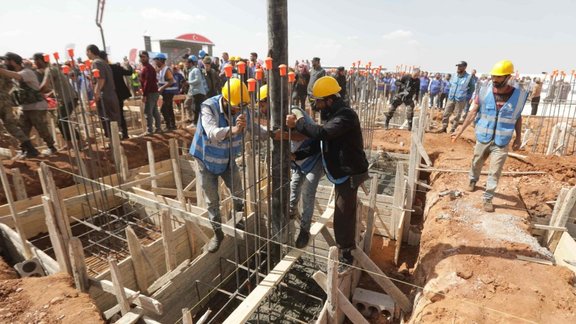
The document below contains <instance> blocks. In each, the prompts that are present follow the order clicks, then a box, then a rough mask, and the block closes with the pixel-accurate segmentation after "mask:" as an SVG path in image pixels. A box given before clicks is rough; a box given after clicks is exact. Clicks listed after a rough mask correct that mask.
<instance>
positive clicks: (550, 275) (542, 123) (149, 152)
mask: <svg viewBox="0 0 576 324" xmlns="http://www.w3.org/2000/svg"><path fill="white" fill-rule="evenodd" d="M269 2H270V1H269ZM271 2H274V1H271ZM279 2H282V1H279ZM284 6H286V3H285V1H284ZM277 14H280V17H274V15H273V14H271V15H272V17H270V19H271V20H273V21H276V20H275V19H279V20H280V21H281V20H282V17H281V15H282V12H280V13H277ZM285 14H286V13H284V15H285ZM284 23H285V16H284ZM271 25H274V26H276V27H278V28H282V24H281V23H280V24H271ZM276 27H274V28H276ZM283 28H284V29H283V30H280V31H278V30H270V31H269V32H270V33H271V34H272V35H274V36H271V39H272V40H273V43H272V44H270V47H271V48H273V49H278V50H277V51H273V57H272V62H273V65H272V66H270V67H269V68H268V69H267V71H266V72H265V73H267V80H269V86H270V89H271V96H270V97H271V98H270V99H269V101H270V104H271V115H270V116H265V115H264V114H262V113H260V112H259V111H258V107H257V105H256V104H255V102H253V100H252V102H251V104H250V105H249V107H248V108H246V109H249V110H250V111H251V112H252V115H253V116H260V117H261V118H262V119H261V120H260V122H261V124H263V125H267V126H266V127H268V128H269V130H270V129H273V127H274V126H280V125H282V121H283V120H284V116H285V115H286V112H287V110H288V109H287V107H289V105H290V98H289V96H286V95H285V94H286V93H289V90H290V87H292V84H291V82H290V80H289V79H288V76H286V75H281V73H280V69H281V68H280V67H279V65H280V64H282V63H283V64H286V62H287V61H288V60H287V51H286V49H287V48H286V47H287V40H286V37H285V36H286V33H287V30H286V29H285V28H286V26H283ZM275 37H276V38H275ZM171 46H172V45H171ZM177 46H180V45H177ZM177 46H176V47H174V48H177ZM178 48H179V47H178ZM161 51H162V52H165V51H164V50H161ZM175 55H176V56H178V55H180V53H178V52H176V54H175ZM365 70H366V71H370V67H368V68H366V69H365ZM353 73H354V71H353ZM282 74H283V73H282ZM562 80H568V79H565V78H562ZM243 81H246V80H245V79H243ZM569 81H570V82H571V83H573V82H574V81H573V78H570V79H569ZM551 82H554V81H552V80H551ZM566 82H568V81H566ZM258 85H261V84H258ZM572 88H574V87H572ZM358 90H359V93H361V94H362V95H359V96H355V97H354V98H352V102H351V106H352V109H354V110H355V111H356V113H357V114H358V116H359V119H360V123H361V126H362V130H363V138H364V143H363V148H364V150H365V152H366V154H367V157H368V159H369V163H370V168H369V173H370V176H371V178H370V180H368V181H366V182H365V183H364V184H363V185H362V186H361V189H360V191H359V193H358V198H359V199H358V208H357V215H355V217H356V224H357V225H356V237H355V242H356V249H355V250H354V251H353V252H352V254H353V256H354V264H353V265H352V266H351V268H350V270H349V271H346V272H344V273H338V270H337V269H338V257H337V256H338V247H337V245H336V242H335V239H334V232H333V220H332V218H333V214H334V209H335V208H336V207H335V202H334V189H333V185H332V184H331V183H330V182H328V181H323V182H321V184H320V185H319V187H318V190H317V193H316V197H315V205H314V209H315V211H314V217H313V222H312V225H311V228H310V236H311V237H310V242H309V244H308V246H307V247H306V248H303V249H297V248H295V247H294V244H293V239H294V236H295V234H296V233H297V232H298V229H299V219H298V218H295V219H290V218H289V217H288V213H287V202H288V199H289V196H288V192H289V185H290V176H289V165H290V163H289V154H287V152H288V147H289V144H288V142H287V141H273V140H266V141H259V140H258V139H257V138H255V137H254V136H246V137H245V139H244V141H243V143H242V152H241V154H240V155H239V156H238V157H237V160H236V161H237V164H238V166H239V167H240V172H241V178H242V181H241V183H237V184H235V185H236V186H240V187H241V189H240V190H238V191H237V190H228V189H227V187H226V186H225V185H224V183H223V182H221V183H220V184H219V194H220V209H221V214H222V215H223V220H222V229H223V231H224V234H225V239H224V240H223V242H222V246H221V247H220V249H219V250H218V251H217V252H216V253H208V252H207V251H206V250H205V245H206V243H207V242H208V241H209V240H210V236H211V235H212V225H211V222H210V220H209V219H208V211H207V209H206V202H205V199H204V197H203V195H202V188H201V184H200V182H199V181H198V180H197V179H198V178H197V172H198V162H197V161H196V160H195V159H194V158H193V157H191V156H190V155H189V154H188V150H189V147H190V144H191V137H192V134H191V132H190V131H188V130H186V127H185V124H184V118H183V114H184V112H183V109H182V108H181V107H178V106H177V111H178V110H179V114H177V115H178V116H181V117H179V119H180V120H181V124H180V128H181V129H180V130H178V131H175V132H172V133H166V134H157V135H151V136H144V135H142V134H143V133H145V126H146V125H145V118H144V112H143V105H142V102H141V100H140V99H139V98H133V99H131V100H129V101H128V102H127V105H126V106H127V107H125V109H127V110H128V114H127V115H126V116H127V123H128V125H129V134H130V135H131V139H129V140H126V141H121V140H120V138H119V137H117V136H111V137H110V138H109V139H108V138H106V137H105V136H104V131H103V129H102V126H101V123H100V119H99V118H98V116H97V115H96V113H95V112H94V111H92V110H90V109H89V103H88V100H87V96H86V95H82V96H81V97H82V98H81V100H80V109H79V110H78V111H77V112H76V113H75V115H74V116H73V117H72V118H71V120H70V121H69V127H71V128H72V129H73V130H76V131H78V132H79V133H80V134H81V137H82V138H83V139H90V144H89V145H82V143H80V142H77V141H73V144H74V145H73V147H72V148H70V150H69V152H68V153H67V155H66V159H67V162H68V165H69V167H66V168H63V167H61V166H62V165H63V163H62V162H63V161H60V160H58V161H56V162H54V161H51V160H48V159H47V160H46V161H43V162H41V163H39V164H38V168H37V170H33V172H35V173H36V177H37V179H39V181H40V187H41V190H40V187H38V188H29V185H27V183H33V181H32V177H33V176H29V175H28V173H26V174H24V175H23V171H22V170H23V169H24V168H28V169H29V167H28V166H27V165H26V164H25V163H24V162H18V161H11V160H10V157H11V156H12V155H13V154H14V149H13V148H11V147H6V148H3V150H2V152H1V153H2V155H3V156H4V157H6V158H7V159H6V160H5V161H3V163H2V164H0V176H1V181H2V184H3V189H4V197H5V201H6V203H5V204H4V205H2V206H0V222H1V223H0V233H1V238H0V245H1V246H0V247H1V249H0V251H1V252H2V256H3V257H4V258H5V259H7V260H8V262H9V263H10V265H13V266H14V268H15V269H16V270H17V272H18V274H19V276H20V277H43V276H48V277H50V276H53V275H54V274H56V273H59V272H64V273H68V274H69V275H70V277H71V278H73V281H74V286H75V288H76V289H77V290H78V291H79V292H80V293H81V294H87V295H89V296H90V298H91V299H92V301H93V303H94V304H95V305H96V307H97V309H98V312H99V314H100V316H101V321H108V322H116V323H137V322H140V323H141V322H144V323H180V322H182V323H246V322H249V323H260V322H262V323H310V322H314V323H344V322H351V323H404V322H410V323H447V322H451V323H470V322H483V323H487V322H499V323H520V322H531V323H534V322H536V323H538V322H541V323H574V322H575V321H576V309H575V308H574V305H576V287H575V283H576V280H575V278H576V277H575V273H576V243H575V241H574V236H575V235H576V186H575V185H576V183H574V177H575V175H576V167H574V165H576V163H574V162H575V159H574V145H575V144H574V143H576V134H575V133H574V130H575V129H576V128H575V127H574V125H575V124H576V123H575V118H574V116H570V109H573V103H574V102H573V101H572V98H571V97H570V96H569V97H568V99H551V100H548V101H546V102H544V103H543V105H544V110H543V111H544V114H543V115H542V116H538V117H533V118H531V119H530V118H527V120H525V122H524V123H525V126H526V127H525V129H526V130H527V131H526V133H525V134H524V138H523V140H524V142H523V147H524V151H521V153H522V154H511V159H510V160H511V161H509V162H507V165H506V166H507V167H506V169H505V170H504V174H503V178H502V179H501V183H500V188H499V191H500V192H499V194H498V195H497V196H496V198H495V204H496V205H497V209H496V212H495V213H492V214H490V213H485V212H484V211H482V209H481V208H479V206H478V203H477V201H479V200H480V195H481V193H480V192H474V193H465V192H463V190H462V189H461V188H463V187H464V186H465V185H466V183H467V176H466V174H467V171H468V167H469V159H468V157H469V156H471V154H472V146H471V143H472V142H473V134H468V135H470V136H471V137H470V136H469V137H464V138H462V139H461V140H459V141H458V142H456V143H452V144H451V145H449V143H450V137H449V135H448V134H435V133H434V132H432V131H433V129H435V128H437V127H438V119H439V117H438V112H437V111H435V110H434V109H431V107H429V106H428V104H427V103H428V102H429V101H428V98H427V97H424V99H423V100H422V101H421V103H420V105H419V107H417V109H416V113H415V114H416V117H414V118H413V120H412V126H413V128H412V131H407V130H405V129H404V126H405V124H406V121H405V119H406V113H405V112H404V110H402V109H403V108H401V109H399V111H398V113H397V114H396V116H395V118H394V119H392V121H391V126H392V128H391V129H389V130H384V129H383V123H384V122H383V120H384V113H385V112H386V111H387V110H388V108H389V104H388V101H387V100H386V99H384V98H383V97H384V95H383V93H384V92H385V90H384V91H367V89H358ZM181 99H182V98H178V97H176V98H175V100H176V101H177V102H178V100H181ZM559 111H563V112H564V111H566V112H567V113H562V114H560V113H557V112H559ZM546 112H548V113H546ZM52 124H55V123H54V120H52ZM111 128H112V130H111V133H112V134H117V133H118V125H117V124H116V123H112V125H111ZM52 129H53V132H54V134H55V137H56V138H57V139H59V140H60V141H61V140H62V137H61V135H60V134H58V133H57V131H56V127H54V125H53V126H52ZM463 154H466V156H465V157H463ZM67 181H68V182H67ZM36 183H37V182H36ZM65 183H68V184H69V185H63V184H65ZM535 188H537V189H535ZM34 190H36V194H35V195H30V194H29V193H30V192H34ZM232 192H240V194H239V195H233V194H232ZM234 200H241V201H242V202H243V203H244V208H243V210H242V211H236V210H235V209H234V208H233V201H234ZM274 217H281V218H282V219H283V222H282V224H283V225H282V228H281V229H280V231H279V232H278V233H279V234H278V235H274V234H273V233H274V231H273V230H272V218H274ZM16 290H17V289H15V290H14V292H12V293H14V294H15V293H18V292H21V291H16ZM7 295H8V293H7ZM0 298H3V296H2V295H0ZM52 304H56V302H54V303H52ZM0 305H2V307H5V305H3V304H0ZM6 307H7V306H6ZM47 308H48V307H47ZM4 315H6V314H4ZM4 315H2V316H4ZM62 315H65V316H69V317H60V318H59V319H55V321H63V322H66V321H71V318H72V316H71V315H72V314H71V313H66V311H63V313H62ZM10 316H16V315H15V314H11V315H10ZM2 318H3V319H6V320H7V321H12V320H13V317H6V318H4V317H2ZM76 320H78V319H76Z"/></svg>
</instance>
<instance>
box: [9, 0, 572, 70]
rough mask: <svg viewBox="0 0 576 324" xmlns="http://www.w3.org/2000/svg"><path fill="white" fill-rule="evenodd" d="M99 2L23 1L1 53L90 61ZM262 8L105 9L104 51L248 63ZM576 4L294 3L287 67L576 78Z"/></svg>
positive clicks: (145, 5) (117, 1)
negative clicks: (192, 45)
mask: <svg viewBox="0 0 576 324" xmlns="http://www.w3.org/2000/svg"><path fill="white" fill-rule="evenodd" d="M96 4H97V0H51V1H45V0H27V1H22V2H9V4H3V6H2V11H0V53H4V52H6V51H12V52H16V53H19V54H20V55H22V56H23V57H30V56H31V55H32V54H33V53H35V52H45V53H53V52H54V51H58V52H60V53H61V55H62V56H63V54H64V53H65V52H64V51H65V49H66V48H67V47H69V46H70V44H74V45H75V48H76V53H77V55H81V56H83V57H84V56H85V54H84V49H85V48H86V45H88V44H92V43H93V44H96V45H98V46H101V44H102V41H101V37H100V31H99V29H98V28H97V26H96V24H95V16H96ZM266 9H267V4H266V0H242V1H237V0H236V1H231V0H218V1H194V0H170V1H151V0H137V1H136V0H107V1H106V7H105V11H104V16H103V28H104V34H105V38H106V45H107V46H109V48H110V52H111V53H110V54H111V59H112V60H113V61H119V60H121V59H122V58H123V57H124V56H126V55H128V52H129V50H130V49H132V48H137V49H142V48H143V47H144V41H143V35H145V34H146V35H150V36H151V37H152V39H171V38H175V37H176V36H178V35H181V34H186V33H198V34H201V35H204V36H206V37H207V38H209V39H210V40H212V42H214V43H215V44H216V46H215V49H214V52H215V54H216V55H217V56H219V55H220V53H221V52H222V51H227V52H229V53H230V55H234V56H236V55H238V56H242V57H248V56H249V53H250V52H253V51H256V52H257V53H259V54H260V56H261V57H262V56H264V55H265V53H266V52H267V32H268V31H267V21H266ZM575 13H576V1H574V0H547V1H542V0H483V1H464V0H436V1H430V0H372V1H368V0H355V1H350V0H348V1H344V0H331V1H327V0H316V1H310V0H308V1H305V0H288V37H289V38H288V46H289V60H290V62H289V63H290V64H293V63H294V61H295V60H300V59H311V58H312V57H314V56H318V57H320V58H321V59H322V65H324V66H339V65H344V66H346V67H349V66H350V65H351V63H352V62H356V61H358V60H360V61H361V62H362V65H365V64H366V63H367V62H369V61H370V62H372V65H373V66H378V65H382V66H383V67H385V68H388V69H391V70H394V69H395V67H396V66H397V65H400V64H405V65H414V66H420V67H422V69H424V70H430V71H443V72H450V71H454V70H455V67H454V65H455V64H456V62H458V61H460V60H465V61H467V62H468V66H469V69H472V68H475V69H477V70H478V71H479V72H480V73H482V72H488V71H489V70H490V68H491V66H492V65H493V64H494V63H496V62H497V61H499V60H502V59H510V60H512V61H513V62H514V64H515V67H516V70H517V71H519V72H520V73H521V74H535V73H540V72H550V71H552V70H554V69H558V70H564V71H566V72H568V71H571V70H573V69H575V68H576V62H575V59H574V58H575V57H576V28H574V26H576V25H575V24H574V14H575Z"/></svg>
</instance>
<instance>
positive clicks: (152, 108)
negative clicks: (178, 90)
mask: <svg viewBox="0 0 576 324" xmlns="http://www.w3.org/2000/svg"><path fill="white" fill-rule="evenodd" d="M158 97H160V94H159V93H158V92H153V93H149V94H147V95H146V103H144V115H145V116H146V126H147V129H148V132H149V133H152V131H153V129H152V121H154V124H156V130H160V129H162V126H161V124H160V113H159V112H158Z"/></svg>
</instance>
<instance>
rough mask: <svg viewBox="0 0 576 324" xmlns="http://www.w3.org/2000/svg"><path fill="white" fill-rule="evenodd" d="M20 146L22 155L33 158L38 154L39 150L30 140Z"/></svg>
mask: <svg viewBox="0 0 576 324" xmlns="http://www.w3.org/2000/svg"><path fill="white" fill-rule="evenodd" d="M20 147H21V148H22V153H23V154H22V155H23V156H24V157H25V158H34V157H37V156H38V155H40V152H38V150H37V149H36V148H35V147H34V145H32V142H30V141H26V142H23V143H22V144H21V145H20Z"/></svg>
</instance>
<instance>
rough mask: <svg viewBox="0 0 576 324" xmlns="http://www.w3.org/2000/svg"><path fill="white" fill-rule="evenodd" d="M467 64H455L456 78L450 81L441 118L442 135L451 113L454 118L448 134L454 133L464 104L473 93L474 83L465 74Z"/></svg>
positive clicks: (446, 127)
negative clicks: (446, 101)
mask: <svg viewBox="0 0 576 324" xmlns="http://www.w3.org/2000/svg"><path fill="white" fill-rule="evenodd" d="M467 66H468V63H466V62H465V61H460V62H459V63H458V64H456V67H457V70H456V72H457V73H456V76H455V77H454V78H452V81H450V92H449V93H448V103H447V104H446V108H445V109H444V115H443V116H442V130H441V132H442V133H445V132H446V131H447V129H448V121H449V119H450V116H451V115H452V113H454V118H453V119H452V128H451V130H450V133H454V130H456V127H457V126H458V123H459V122H460V115H461V114H462V111H463V110H464V108H465V107H466V103H467V102H468V100H470V99H469V98H471V97H472V94H473V93H474V83H473V82H472V76H471V75H470V74H468V72H466V67H467Z"/></svg>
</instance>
